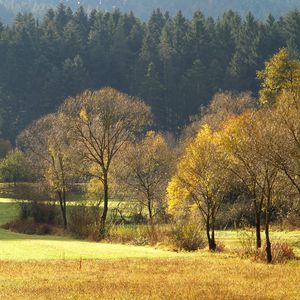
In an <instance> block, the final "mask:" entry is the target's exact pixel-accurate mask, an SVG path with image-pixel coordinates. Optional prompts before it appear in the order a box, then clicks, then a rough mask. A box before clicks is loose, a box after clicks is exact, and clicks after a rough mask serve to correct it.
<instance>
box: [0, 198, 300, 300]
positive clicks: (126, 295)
mask: <svg viewBox="0 0 300 300" xmlns="http://www.w3.org/2000/svg"><path fill="white" fill-rule="evenodd" d="M16 214H17V206H16V204H14V203H13V202H11V201H7V200H2V201H0V223H1V224H3V223H5V222H7V221H9V220H11V219H12V218H14V217H15V215H16ZM217 236H218V239H219V240H221V241H222V242H223V243H224V244H225V249H227V250H226V251H225V252H223V253H215V254H213V253H210V252H208V251H206V250H202V251H199V252H196V253H176V252H171V251H165V250H162V249H155V248H154V247H139V246H130V245H118V244H107V243H106V244H102V243H93V242H86V241H80V240H75V239H72V238H70V237H67V236H66V237H58V236H57V237H56V236H55V237H54V236H28V235H23V234H17V233H13V232H8V231H6V230H3V229H1V230H0V299H274V300H275V299H300V284H299V283H300V261H299V260H295V261H291V262H289V263H286V264H280V265H266V264H264V263H258V262H253V261H251V260H247V259H240V258H238V257H237V256H236V255H235V254H234V252H233V251H232V250H233V249H234V248H236V247H239V236H238V234H237V233H236V232H234V231H219V232H218V233H217ZM272 237H273V239H276V240H280V241H286V242H288V243H289V244H290V245H292V246H293V247H294V249H295V252H296V253H297V254H298V255H300V231H291V232H279V231H278V232H272Z"/></svg>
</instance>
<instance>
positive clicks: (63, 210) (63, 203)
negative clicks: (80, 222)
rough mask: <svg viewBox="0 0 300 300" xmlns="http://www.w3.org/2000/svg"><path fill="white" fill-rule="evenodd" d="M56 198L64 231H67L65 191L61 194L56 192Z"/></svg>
mask: <svg viewBox="0 0 300 300" xmlns="http://www.w3.org/2000/svg"><path fill="white" fill-rule="evenodd" d="M58 197H59V204H60V209H61V214H62V218H63V225H64V229H67V226H68V222H67V206H66V192H65V191H64V192H63V193H61V192H58Z"/></svg>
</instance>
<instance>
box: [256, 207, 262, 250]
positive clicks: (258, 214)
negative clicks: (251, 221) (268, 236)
mask: <svg viewBox="0 0 300 300" xmlns="http://www.w3.org/2000/svg"><path fill="white" fill-rule="evenodd" d="M255 228H256V249H259V248H261V233H260V212H258V211H257V209H255Z"/></svg>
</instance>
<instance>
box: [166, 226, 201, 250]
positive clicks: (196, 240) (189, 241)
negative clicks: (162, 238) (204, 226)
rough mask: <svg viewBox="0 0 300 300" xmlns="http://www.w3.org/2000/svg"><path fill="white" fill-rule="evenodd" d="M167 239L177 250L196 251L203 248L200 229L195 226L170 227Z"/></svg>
mask: <svg viewBox="0 0 300 300" xmlns="http://www.w3.org/2000/svg"><path fill="white" fill-rule="evenodd" d="M169 237H170V242H171V244H172V245H173V246H174V247H176V248H177V249H178V250H186V251H196V250H198V249H201V248H204V247H205V240H204V238H203V234H202V231H201V228H200V226H199V225H196V224H175V225H173V226H172V227H171V230H170V233H169Z"/></svg>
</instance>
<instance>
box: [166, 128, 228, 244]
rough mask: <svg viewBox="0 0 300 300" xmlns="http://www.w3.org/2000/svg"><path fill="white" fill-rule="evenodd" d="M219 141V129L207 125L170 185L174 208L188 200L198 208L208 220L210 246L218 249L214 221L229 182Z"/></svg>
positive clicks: (186, 153) (170, 197) (169, 192)
mask: <svg viewBox="0 0 300 300" xmlns="http://www.w3.org/2000/svg"><path fill="white" fill-rule="evenodd" d="M219 143H220V137H219V134H218V132H213V131H212V130H211V128H210V127H209V126H208V125H204V126H203V127H202V128H201V130H200V131H199V133H198V135H197V137H196V138H195V139H194V140H193V141H192V142H191V143H190V145H188V147H187V149H186V151H185V153H184V155H183V157H182V158H181V159H180V160H179V162H178V168H177V172H176V175H175V176H174V177H173V178H172V180H171V181H170V183H169V186H168V189H167V190H168V201H169V210H170V211H171V212H172V211H173V210H175V211H176V210H177V209H180V207H184V206H186V205H187V204H188V205H190V207H191V208H192V207H197V208H198V210H199V213H200V214H201V215H202V217H203V219H204V221H205V224H206V233H207V238H208V244H209V247H210V249H211V250H215V249H216V243H215V237H214V230H215V227H214V226H215V221H216V218H217V215H218V211H219V209H220V205H221V203H222V201H223V199H224V196H225V194H226V193H227V191H228V188H229V186H230V182H229V181H230V177H229V176H228V174H229V170H228V168H227V160H226V158H225V157H224V155H223V153H222V152H221V151H220V147H219ZM210 231H211V234H210Z"/></svg>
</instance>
